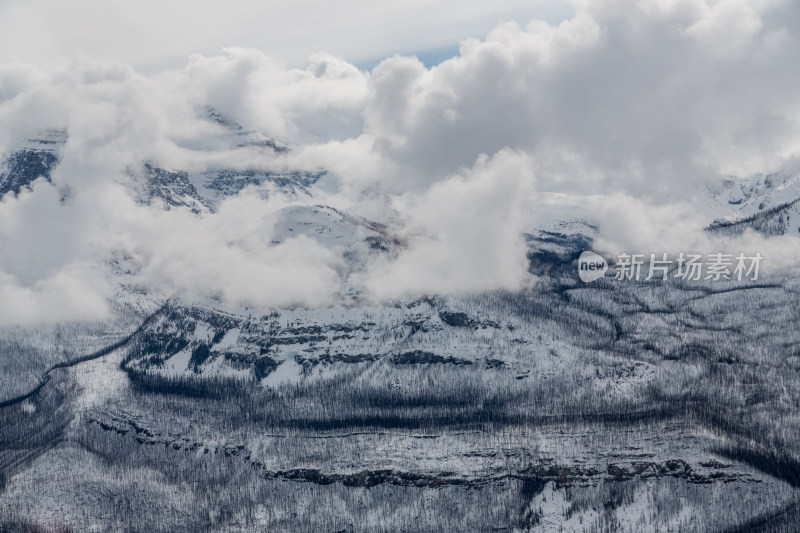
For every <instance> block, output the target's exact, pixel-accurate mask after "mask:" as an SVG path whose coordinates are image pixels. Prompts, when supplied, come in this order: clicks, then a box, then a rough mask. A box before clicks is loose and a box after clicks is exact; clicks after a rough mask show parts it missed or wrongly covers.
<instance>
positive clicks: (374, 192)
mask: <svg viewBox="0 0 800 533" xmlns="http://www.w3.org/2000/svg"><path fill="white" fill-rule="evenodd" d="M442 5H444V4H442ZM470 5H471V4H470ZM9 6H10V7H9ZM787 6H788V4H787V3H785V2H776V1H766V0H761V1H749V2H748V1H744V0H732V1H730V2H717V1H712V0H674V1H667V0H652V1H649V2H633V1H632V0H612V1H609V2H575V15H574V16H573V17H572V18H570V19H568V20H565V21H563V22H561V23H558V24H552V23H549V22H545V21H536V20H535V21H532V22H530V23H529V24H527V25H526V26H524V27H521V26H519V25H518V24H516V23H505V24H501V25H499V26H497V27H496V28H495V29H494V30H493V31H492V32H490V33H489V35H488V37H487V38H486V39H485V40H483V41H481V40H477V39H467V40H465V41H464V42H462V45H461V53H460V55H459V56H458V57H456V58H454V59H451V60H448V61H445V62H443V63H441V64H440V65H438V66H436V67H433V68H426V67H425V66H424V65H423V64H422V63H421V62H419V61H418V60H417V59H416V58H412V57H400V56H393V57H389V58H387V59H386V60H384V61H383V62H382V63H380V64H379V65H378V66H377V67H376V68H375V69H374V70H373V71H372V72H369V73H367V72H362V71H359V70H358V69H356V68H355V67H353V66H352V65H351V64H349V63H347V62H345V61H343V60H341V59H337V58H336V57H334V56H333V55H330V54H325V53H320V54H317V55H315V56H314V57H313V58H312V59H311V60H310V64H309V65H308V66H307V67H306V68H303V69H292V68H286V67H284V66H283V65H282V63H281V62H280V61H278V60H275V59H272V58H270V57H268V55H267V54H265V53H264V52H262V51H259V50H254V49H244V48H226V49H225V50H224V51H223V52H222V53H220V54H218V55H215V54H213V53H212V54H205V55H200V54H198V55H194V56H192V57H191V59H190V60H189V63H188V66H187V67H186V68H184V69H180V70H171V71H165V72H162V73H160V74H157V75H143V74H141V73H138V72H137V71H136V70H134V69H132V68H130V67H128V66H126V65H125V64H124V63H117V62H113V61H111V62H110V61H106V60H96V59H94V58H86V57H84V58H82V59H72V60H71V63H70V64H69V66H68V67H66V68H40V67H36V66H30V65H26V64H24V63H21V62H14V63H11V62H8V63H5V64H3V65H2V66H0V123H2V124H3V128H2V131H1V132H0V146H2V147H4V148H5V147H8V146H10V144H9V142H10V140H11V139H12V138H18V137H23V138H24V137H25V136H27V135H29V134H31V133H32V132H34V131H36V130H38V129H43V128H50V127H66V128H68V130H69V132H70V139H69V142H68V144H67V146H66V148H65V150H64V154H63V158H62V163H61V165H60V166H59V167H58V170H57V171H56V173H55V174H54V176H53V181H54V183H55V186H56V188H52V187H50V186H49V185H46V184H41V185H39V186H37V187H36V188H35V191H34V193H33V194H29V193H25V194H22V195H20V197H19V198H7V199H6V200H4V201H3V202H0V222H2V227H0V239H1V241H0V244H2V246H3V249H2V257H0V273H2V279H3V281H2V283H3V285H2V286H3V290H4V291H5V292H4V293H3V294H6V295H8V297H11V295H13V296H14V298H15V299H18V300H19V301H20V302H28V304H26V305H28V307H29V308H30V309H39V308H40V307H37V305H40V306H41V305H45V304H41V303H39V304H36V303H35V302H37V301H38V302H44V301H47V302H51V301H61V300H59V298H61V299H62V300H63V298H64V297H65V296H63V295H68V294H73V292H71V289H70V287H75V286H80V287H82V290H85V292H86V295H87V298H88V297H89V296H91V295H94V296H95V297H96V298H97V299H100V300H102V299H103V298H104V295H105V294H106V289H105V288H104V287H103V286H101V285H102V284H98V287H96V288H92V287H90V286H88V285H91V284H90V283H89V284H88V285H87V283H88V282H87V279H88V278H87V277H86V276H83V277H81V276H78V275H76V274H74V272H76V271H80V272H86V270H85V269H83V267H82V266H81V265H86V264H97V263H98V262H101V261H102V260H104V258H105V257H107V256H108V254H111V253H115V252H118V251H120V250H123V251H125V252H126V253H128V254H130V255H131V257H133V258H134V259H135V260H136V261H138V263H139V265H140V266H141V275H142V279H143V280H144V281H145V282H146V283H148V284H149V285H150V286H152V287H160V286H163V287H165V288H169V289H171V290H181V291H184V292H187V293H190V294H192V295H197V296H215V297H220V298H222V299H225V300H228V301H232V302H239V303H247V304H253V305H289V304H292V303H304V304H308V305H319V304H322V303H325V302H328V301H331V299H334V298H336V297H337V294H340V293H341V292H343V291H346V289H347V288H346V287H342V286H341V285H340V283H341V280H340V279H339V277H338V276H337V274H336V272H337V268H339V266H340V265H339V264H338V259H337V258H336V256H335V255H334V254H332V253H331V252H330V251H329V250H325V249H323V248H321V247H320V246H319V245H317V244H315V243H314V242H312V241H310V240H308V239H303V238H301V239H289V240H284V241H283V242H282V244H280V245H273V244H272V243H271V239H270V235H271V232H272V231H273V228H272V223H273V220H274V217H275V213H277V212H278V211H279V210H280V209H281V207H283V206H285V205H287V203H286V202H287V201H288V200H286V199H280V196H279V195H276V194H272V195H270V196H269V199H268V200H265V199H264V197H263V195H261V194H255V193H245V194H244V195H242V196H241V197H237V198H233V199H231V200H229V201H228V202H227V203H226V204H224V205H223V206H222V208H221V209H220V211H219V212H218V213H216V214H214V215H209V216H204V217H196V216H193V215H190V214H189V213H185V212H181V211H180V210H171V211H168V212H165V211H160V210H158V209H157V208H155V207H148V206H141V205H138V204H136V203H135V202H133V201H132V200H131V199H130V198H129V197H128V196H127V193H126V192H125V188H124V184H125V183H126V182H128V181H129V180H130V179H131V177H130V176H129V175H128V173H126V169H128V168H131V167H135V166H136V165H139V164H140V163H141V161H143V160H145V159H153V160H156V161H158V162H159V163H160V164H162V165H164V166H168V167H173V168H184V169H188V170H195V171H197V170H202V169H204V168H219V167H223V166H229V167H237V168H248V167H254V166H258V167H263V168H280V167H284V166H288V167H291V168H303V169H315V168H319V167H324V168H327V169H329V170H330V171H331V175H332V176H333V178H331V180H330V181H329V183H328V185H331V184H333V185H337V186H338V190H337V191H335V192H334V193H333V194H332V196H331V197H330V198H329V200H330V201H332V202H338V204H337V205H344V206H346V207H348V208H350V209H352V210H353V211H354V212H358V213H362V214H365V215H368V216H370V217H372V218H378V219H381V218H382V219H387V218H390V217H395V218H396V219H397V220H399V221H401V222H402V225H401V230H400V231H401V233H402V237H403V238H404V239H405V241H406V242H407V244H408V246H407V248H405V249H403V250H401V251H400V252H399V253H398V255H397V256H396V257H394V258H392V259H384V260H381V261H379V262H377V263H375V264H371V265H368V266H367V269H366V271H365V272H364V273H362V274H361V275H360V276H356V277H355V278H354V282H355V283H357V284H358V286H359V287H360V288H366V289H368V290H369V292H370V293H371V294H372V295H374V296H377V297H381V298H385V297H395V296H398V295H401V294H405V293H408V292H414V293H420V292H431V291H436V292H442V291H454V290H458V291H461V290H482V289H487V288H498V287H502V288H514V287H520V286H522V285H523V284H525V283H526V282H527V274H526V269H525V247H524V244H523V242H522V240H521V238H520V232H521V231H522V229H523V228H525V227H529V225H530V222H531V220H534V219H539V220H542V218H543V217H558V216H582V215H585V214H588V215H592V216H593V217H594V218H595V219H596V220H598V221H599V222H600V224H601V228H600V230H601V238H602V239H603V241H602V242H603V243H605V245H606V246H608V247H609V248H614V247H631V246H636V247H640V248H642V249H649V250H654V251H658V250H660V249H662V248H668V249H669V250H671V249H672V248H673V247H677V246H685V245H688V244H690V243H691V244H692V245H696V246H698V247H711V246H715V245H717V244H719V243H717V242H714V241H713V239H712V238H711V237H709V236H708V235H707V234H704V233H703V231H702V229H703V227H704V226H705V225H706V224H707V223H708V222H710V221H709V220H707V219H706V218H704V215H703V216H701V215H698V214H696V213H695V212H694V211H693V209H694V207H695V204H694V203H693V202H694V198H695V197H696V196H697V195H701V194H703V188H702V186H703V185H704V184H705V183H709V182H712V181H713V180H715V179H718V178H719V177H721V176H724V175H727V174H738V175H747V174H750V173H752V172H756V171H764V170H771V169H775V168H779V167H781V166H782V165H785V164H786V163H787V161H789V160H790V159H791V158H793V157H797V156H798V152H799V151H800V103H798V100H797V94H798V93H800V73H798V71H797V69H794V68H792V66H793V65H794V63H795V59H796V57H798V54H799V53H800V49H798V31H800V28H798V26H800V25H798V21H797V20H795V19H794V18H796V16H797V11H796V10H793V9H791V6H788V7H787ZM473 7H475V6H473ZM3 9H6V10H7V9H16V10H18V12H19V13H22V14H21V15H19V16H23V15H25V16H30V17H32V18H36V17H37V16H38V17H39V19H41V20H42V21H44V22H42V23H43V24H44V23H45V22H46V23H48V24H49V23H50V22H48V20H49V17H51V15H46V16H45V15H43V14H42V13H40V12H38V11H36V10H34V11H30V10H29V9H28V8H22V7H20V5H19V4H17V3H16V2H11V3H9V4H6V5H5V6H4V7H3ZM131 9H132V8H131ZM285 9H290V8H288V7H285ZM291 9H294V8H291ZM397 9H398V10H399V11H398V13H401V14H402V13H406V14H407V13H408V12H407V11H404V10H405V9H406V8H400V7H398V8H397ZM476 9H477V8H476ZM136 14H138V15H136ZM776 14H782V16H777V15H776ZM135 15H136V16H140V15H141V12H136V13H135ZM384 15H385V13H384ZM790 15H791V16H790ZM136 16H134V17H133V19H132V20H134V21H136V20H137V19H136ZM320 16H321V15H320ZM364 16H369V14H367V15H364ZM792 16H793V17H794V18H792ZM0 20H3V19H2V17H0ZM225 20H228V19H225V18H224V17H223V18H222V19H221V24H224V23H225V22H224V21H225ZM2 27H3V25H2V24H0V29H2ZM0 33H2V32H0ZM4 38H6V37H4ZM114 42H116V41H114ZM112 44H113V43H112ZM42 46H44V47H45V48H46V46H48V45H47V43H46V42H45V43H44V44H43V45H42ZM88 50H89V52H90V54H91V52H92V51H93V50H95V49H93V48H91V47H90V48H89V49H88ZM95 51H96V50H95ZM145 52H146V51H145ZM334 52H335V50H334ZM98 55H102V54H98ZM145 55H146V54H145ZM139 60H142V59H141V58H140V59H139ZM205 105H212V106H214V107H216V108H217V109H219V110H220V111H222V112H223V113H225V114H226V115H229V116H230V117H232V118H233V119H235V120H237V121H239V122H241V123H242V124H244V125H245V126H246V127H249V128H255V129H258V130H260V131H263V132H265V133H267V134H269V135H272V136H275V137H278V138H279V139H281V140H284V141H286V142H287V143H289V144H290V145H291V146H292V151H291V152H290V153H288V154H284V155H278V156H269V157H268V156H265V155H264V153H263V152H258V151H256V150H250V149H246V148H237V149H231V148H230V147H229V146H226V144H225V143H226V142H227V141H225V140H224V139H225V137H224V132H223V131H222V128H221V127H219V126H217V125H214V124H213V123H210V122H209V121H204V120H201V119H199V118H198V110H200V109H202V108H203V106H205ZM534 176H535V180H534ZM67 188H69V189H71V190H72V191H74V194H73V196H72V197H70V199H69V200H68V201H67V202H61V201H60V196H61V191H63V190H65V189H67ZM553 199H558V200H557V201H552V200H553ZM744 238H745V239H750V241H748V242H749V243H750V244H752V245H753V246H755V245H758V246H763V247H764V249H776V245H773V244H772V241H770V242H766V241H758V238H757V237H754V236H746V237H744ZM782 242H784V244H785V245H786V246H787V247H788V249H790V250H796V249H797V247H796V241H795V240H791V239H786V240H785V241H782ZM669 250H665V251H669ZM776 253H777V252H776ZM787 257H788V256H787ZM787 261H788V259H787ZM65 273H70V274H69V275H67V274H65ZM76 280H77V281H76ZM56 286H58V287H60V289H58V290H56V289H55V288H54V287H56ZM53 295H61V296H58V297H56V296H53ZM31 302H34V303H31ZM48 305H49V304H48ZM86 305H87V309H97V308H98V307H97V306H95V305H90V304H88V303H87V304H86ZM65 308H66V309H69V306H66V307H65ZM48 316H55V315H48ZM58 316H62V315H58ZM64 316H65V315H64Z"/></svg>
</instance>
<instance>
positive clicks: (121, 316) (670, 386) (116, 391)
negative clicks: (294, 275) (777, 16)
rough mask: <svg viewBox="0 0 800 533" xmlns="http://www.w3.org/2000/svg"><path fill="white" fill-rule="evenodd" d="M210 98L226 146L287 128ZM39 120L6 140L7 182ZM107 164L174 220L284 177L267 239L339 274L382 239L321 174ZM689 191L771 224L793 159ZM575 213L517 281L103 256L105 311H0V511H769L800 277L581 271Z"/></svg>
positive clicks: (13, 520)
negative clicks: (15, 139)
mask: <svg viewBox="0 0 800 533" xmlns="http://www.w3.org/2000/svg"><path fill="white" fill-rule="evenodd" d="M208 117H209V118H210V119H211V120H213V121H216V122H218V123H219V124H220V125H221V126H223V133H222V136H223V137H224V142H225V143H228V144H229V145H236V146H238V145H248V146H252V145H254V144H255V145H256V146H257V147H258V148H259V149H264V150H266V151H268V152H269V153H270V154H272V155H275V154H281V153H285V152H286V151H287V150H288V149H289V148H288V147H287V146H285V145H283V144H280V143H278V142H277V141H272V140H269V139H268V138H266V137H264V136H261V135H259V134H257V133H255V132H248V131H245V130H244V128H241V127H240V126H237V125H235V124H232V123H230V122H229V121H226V120H225V119H224V117H222V115H221V114H219V113H218V112H216V111H213V110H211V111H209V114H208ZM53 135H55V134H53ZM64 138H65V137H64V136H63V134H58V135H56V136H55V137H52V138H51V137H43V138H42V139H40V140H38V141H30V142H29V143H28V144H26V145H25V147H23V148H20V150H18V151H15V152H13V153H12V154H11V155H10V156H8V157H7V158H6V161H7V163H6V167H4V168H6V170H5V171H4V172H5V173H4V174H2V176H3V179H4V180H5V181H4V182H2V183H4V184H5V185H4V187H5V191H6V193H17V192H18V191H19V190H21V189H22V188H26V187H28V186H29V184H30V182H31V180H32V179H35V178H36V177H38V176H40V175H41V176H43V177H44V178H45V179H47V176H48V175H49V173H50V172H51V171H52V170H53V168H54V165H55V164H57V161H58V155H57V154H58V147H59V146H60V143H62V142H63V139H64ZM59 139H62V140H59ZM48 143H50V144H48ZM15 154H17V155H15ZM19 154H22V155H19ZM272 155H270V157H272ZM128 171H129V172H128V173H129V176H130V178H131V182H130V187H129V191H130V193H131V195H132V197H133V198H135V199H136V200H137V201H139V202H140V203H144V204H151V205H160V206H162V207H163V208H164V209H169V210H185V211H187V212H189V213H193V214H195V215H198V216H197V217H193V216H187V217H186V218H187V220H189V221H203V220H207V217H214V216H218V215H219V211H218V208H219V205H220V202H221V201H222V200H223V199H224V198H228V197H231V196H235V195H236V194H238V193H239V192H240V191H242V190H243V189H244V188H246V187H248V186H254V187H263V191H266V192H267V193H268V194H269V191H270V187H274V188H277V190H281V191H284V192H285V193H287V194H288V195H289V196H290V197H291V198H292V199H293V200H294V201H293V202H291V203H290V204H289V205H288V206H287V207H284V208H282V209H281V210H280V211H278V212H276V213H274V214H273V215H274V224H273V225H272V226H271V233H270V234H269V237H268V238H269V239H271V244H272V245H274V246H279V245H281V244H283V243H285V242H287V241H289V240H291V239H292V238H294V237H297V236H300V235H302V236H305V237H307V238H309V239H311V240H313V241H314V242H315V243H317V244H320V245H322V246H323V247H324V248H325V249H327V250H330V251H331V252H332V253H333V255H335V256H336V257H337V258H338V259H339V260H340V263H339V271H337V275H339V276H341V277H342V278H343V279H347V277H348V276H350V275H352V274H353V273H356V272H360V271H361V270H362V269H363V268H364V265H365V264H366V262H367V259H369V258H371V257H385V256H392V254H395V253H398V251H399V250H402V249H403V247H404V246H405V243H404V242H403V240H402V239H400V238H399V237H397V234H398V232H397V228H393V227H391V225H390V224H388V225H387V224H386V223H377V222H374V221H370V220H368V219H365V218H363V217H360V216H356V215H353V214H351V213H348V212H346V211H344V210H341V209H337V208H334V207H331V206H328V205H322V204H320V203H319V202H318V201H316V199H315V198H314V192H315V191H314V184H315V182H316V180H317V179H319V178H320V177H321V176H322V171H320V172H318V173H309V172H305V171H295V170H291V169H288V170H282V171H274V172H273V171H264V170H253V171H242V170H232V169H209V170H204V171H201V172H194V171H193V172H188V171H182V170H180V169H167V168H162V167H160V166H159V165H158V163H156V162H154V161H152V160H149V159H143V160H142V162H141V166H140V167H137V168H134V169H128ZM271 190H272V191H274V190H275V189H271ZM711 198H712V200H711V201H710V202H709V205H708V210H709V212H710V213H714V217H715V218H718V219H720V220H722V219H724V220H725V221H726V222H720V221H717V222H715V223H713V224H711V222H712V220H711V219H710V220H709V223H710V224H711V226H712V228H713V229H714V230H715V231H723V232H731V233H735V232H737V231H740V228H743V227H745V226H747V227H751V228H753V229H756V230H757V231H761V232H762V233H765V234H768V235H775V234H785V233H787V232H790V231H794V229H793V227H794V225H796V223H797V220H798V219H797V216H796V209H797V207H798V206H800V203H795V202H796V201H797V199H798V198H800V179H798V178H797V176H796V175H793V174H792V175H789V174H787V175H785V176H760V177H756V178H754V179H753V180H750V181H747V182H737V183H734V182H729V183H725V184H722V185H721V186H720V188H719V189H718V190H716V191H714V192H713V193H712V196H711ZM725 217H727V218H725ZM597 231H598V228H596V227H595V226H593V225H592V223H591V222H589V221H587V220H585V219H583V218H581V217H580V214H579V213H576V214H575V218H573V219H571V220H568V221H553V222H552V223H551V224H549V225H548V226H547V227H541V226H538V227H530V228H529V231H528V232H527V233H525V234H524V239H525V243H526V244H527V250H528V253H527V259H528V268H529V270H530V271H531V272H532V273H533V274H535V275H536V276H537V283H536V284H535V285H533V286H530V287H528V288H526V289H524V290H519V291H514V292H510V291H486V292H479V293H463V294H458V293H457V294H449V295H428V296H425V297H420V298H410V297H408V298H399V299H397V300H394V301H388V302H386V301H384V302H381V301H377V300H375V301H373V300H366V299H364V296H363V295H362V294H359V293H358V292H357V291H354V292H353V293H351V294H347V295H345V297H342V298H341V301H339V302H337V303H331V304H328V305H322V306H318V307H315V308H308V307H304V306H300V305H295V306H285V307H283V308H279V309H276V308H266V307H254V306H250V307H244V306H238V307H237V306H231V305H228V304H223V303H222V302H220V301H218V300H215V299H213V298H210V297H208V298H204V299H200V298H198V297H191V296H188V295H186V294H161V293H157V292H156V291H154V290H147V289H145V285H144V284H142V283H141V280H140V279H139V278H138V277H137V276H138V275H139V271H140V269H141V264H139V263H137V260H136V258H135V256H134V255H133V254H131V255H127V254H125V253H123V251H120V252H118V253H116V254H115V255H113V256H112V257H108V258H107V264H106V266H107V269H106V278H107V279H106V281H107V282H108V284H109V286H111V287H113V296H112V317H111V318H110V319H108V320H106V321H101V322H96V323H91V324H87V323H83V322H75V323H64V324H58V325H56V326H53V327H47V328H45V327H38V328H25V327H15V328H3V329H0V369H1V370H2V372H1V373H0V376H2V381H0V383H2V385H3V388H2V390H0V393H2V394H0V422H2V425H0V428H2V429H0V531H5V530H8V531H37V530H45V531H48V530H64V531H109V530H110V531H113V530H132V531H585V532H597V531H630V532H638V531H697V532H704V531H747V530H761V531H792V530H793V528H794V526H795V524H796V523H797V520H798V518H800V513H798V506H797V503H798V498H800V492H798V487H800V446H799V445H798V435H800V417H798V415H797V413H798V408H800V400H799V399H800V374H799V373H800V353H799V352H798V350H797V348H796V347H797V346H798V345H799V344H800V334H799V333H798V332H800V327H799V326H800V324H798V320H799V319H798V314H797V312H796V307H797V305H796V304H797V297H798V292H799V291H800V285H799V284H798V282H797V281H796V280H795V279H793V278H791V277H789V276H786V275H783V274H780V273H772V274H768V275H765V276H763V277H762V278H761V279H759V280H758V281H742V282H739V281H719V282H710V281H696V282H690V281H682V280H679V279H673V280H671V281H666V282H660V281H659V282H657V281H652V282H641V283H634V282H626V281H617V280H614V279H613V278H612V277H606V278H605V279H601V280H598V281H596V282H594V283H593V284H586V283H583V282H581V281H580V280H579V279H578V277H577V271H576V261H577V258H578V257H579V255H580V254H581V252H582V251H584V250H586V249H590V248H591V247H592V244H593V242H594V239H595V237H596V236H597ZM759 528H761V529H759ZM770 528H771V529H770Z"/></svg>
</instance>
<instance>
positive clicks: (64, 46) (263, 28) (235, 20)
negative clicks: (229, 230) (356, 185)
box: [0, 0, 574, 71]
mask: <svg viewBox="0 0 800 533" xmlns="http://www.w3.org/2000/svg"><path fill="white" fill-rule="evenodd" d="M573 11H574V10H573V8H572V7H571V6H570V5H568V4H567V3H566V2H565V1H563V0H496V1H493V2H486V1H484V0H461V1H454V0H388V1H387V0H384V1H378V2H371V1H364V0H344V1H338V2H330V1H325V0H305V1H297V0H270V1H266V2H259V1H252V0H228V1H225V2H220V1H215V0H194V1H189V2H187V1H172V0H140V1H137V2H131V1H129V0H73V1H69V2H65V1H63V0H0V58H3V59H6V60H8V59H16V60H21V61H25V62H33V63H37V64H54V63H58V62H60V61H64V60H65V59H69V58H71V57H74V56H76V55H80V54H84V55H87V56H90V57H94V58H101V59H111V60H115V61H121V62H123V63H126V64H129V65H132V66H133V67H135V68H137V69H139V70H144V71H152V70H158V69H162V68H166V67H180V66H183V65H184V64H185V62H186V59H187V57H188V56H189V55H190V54H194V53H202V54H206V55H208V54H214V53H218V52H219V51H220V49H222V48H223V47H231V46H235V47H241V48H258V49H260V50H262V51H263V52H264V53H265V54H267V55H268V56H270V57H273V58H276V59H278V60H280V61H283V62H285V63H286V64H288V65H290V66H300V65H302V64H304V63H305V62H306V61H307V60H308V57H309V56H310V55H311V54H313V53H315V52H327V53H330V54H333V55H336V56H339V57H342V58H345V59H347V60H348V61H350V62H352V63H355V64H359V65H373V64H375V63H376V62H377V61H378V60H379V59H382V58H384V57H386V56H388V55H392V54H396V53H403V54H410V53H417V52H419V53H425V52H428V51H433V52H434V53H433V54H421V55H430V56H431V57H437V56H438V57H441V58H443V55H442V54H444V55H447V53H449V52H452V53H455V51H457V48H458V43H459V41H461V40H462V39H465V38H467V37H484V36H485V35H486V34H487V33H488V32H489V31H490V30H491V29H492V28H494V27H495V26H497V25H498V24H499V23H501V22H506V21H512V20H513V21H517V22H519V23H521V24H523V25H524V24H526V23H527V22H528V21H529V20H531V19H533V18H539V19H542V20H547V21H550V22H558V21H560V20H563V19H565V18H567V17H569V16H570V15H571V14H572V13H573Z"/></svg>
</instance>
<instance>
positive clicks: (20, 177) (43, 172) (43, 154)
mask: <svg viewBox="0 0 800 533" xmlns="http://www.w3.org/2000/svg"><path fill="white" fill-rule="evenodd" d="M58 160H59V158H58V154H57V153H55V152H53V151H52V150H34V149H24V150H20V151H17V152H13V153H11V154H10V155H8V157H7V158H6V160H5V169H0V198H2V197H3V196H5V195H6V194H9V193H11V194H15V195H16V194H19V192H20V191H21V190H23V189H28V190H30V188H31V184H32V183H33V182H34V181H35V180H36V179H38V178H44V179H46V180H47V181H50V173H51V172H52V171H53V169H54V168H55V167H56V165H57V164H58Z"/></svg>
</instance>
